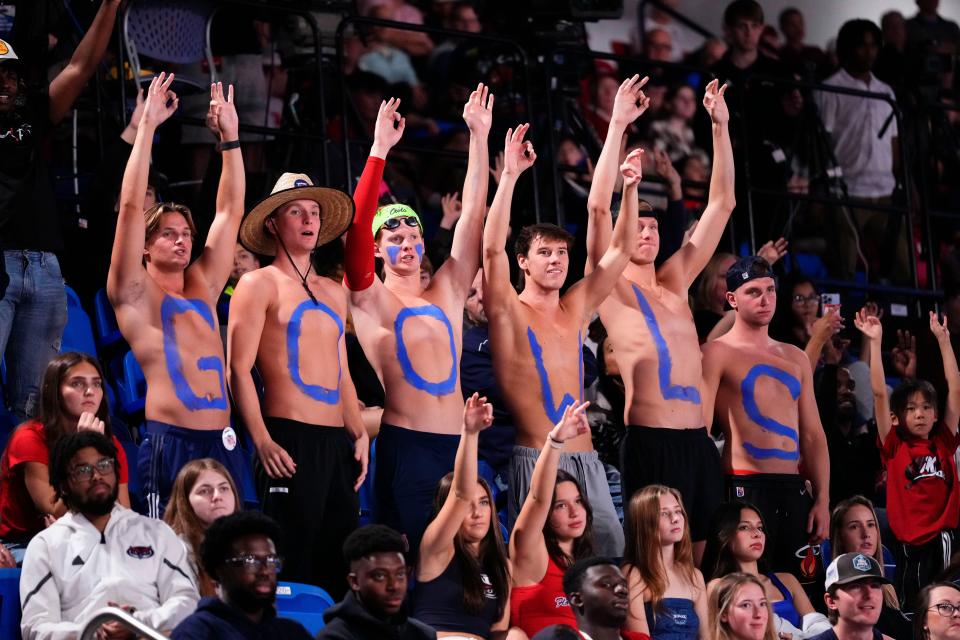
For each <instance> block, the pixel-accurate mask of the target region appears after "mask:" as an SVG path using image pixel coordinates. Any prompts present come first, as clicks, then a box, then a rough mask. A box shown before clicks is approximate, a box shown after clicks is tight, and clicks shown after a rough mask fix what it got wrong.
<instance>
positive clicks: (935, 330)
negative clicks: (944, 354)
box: [930, 311, 950, 343]
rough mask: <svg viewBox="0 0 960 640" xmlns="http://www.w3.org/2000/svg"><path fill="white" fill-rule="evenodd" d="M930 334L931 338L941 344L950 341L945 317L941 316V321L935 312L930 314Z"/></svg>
mask: <svg viewBox="0 0 960 640" xmlns="http://www.w3.org/2000/svg"><path fill="white" fill-rule="evenodd" d="M930 332H931V333H932V334H933V337H935V338H936V339H937V342H941V343H942V342H943V341H944V340H946V341H947V342H949V341H950V329H948V328H947V316H946V315H944V316H943V320H940V314H938V313H937V312H936V311H931V312H930Z"/></svg>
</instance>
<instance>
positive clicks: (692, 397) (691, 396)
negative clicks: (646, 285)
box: [633, 285, 700, 404]
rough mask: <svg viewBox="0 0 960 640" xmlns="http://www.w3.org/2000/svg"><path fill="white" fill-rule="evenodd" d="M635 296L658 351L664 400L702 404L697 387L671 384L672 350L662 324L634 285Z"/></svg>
mask: <svg viewBox="0 0 960 640" xmlns="http://www.w3.org/2000/svg"><path fill="white" fill-rule="evenodd" d="M633 294H634V295H635V296H636V297H637V304H638V305H640V313H642V314H643V319H644V320H646V322H647V329H649V330H650V337H651V338H652V339H653V345H654V347H656V349H657V377H658V378H659V380H660V394H661V395H662V396H663V399H664V400H683V401H684V402H692V403H693V404H700V391H699V390H698V389H697V388H696V387H684V386H682V385H679V384H672V383H671V382H670V374H671V372H672V370H673V360H672V359H671V358H670V348H669V347H667V341H666V340H665V339H664V338H663V334H662V333H660V324H659V323H658V322H657V316H656V315H654V313H653V308H651V307H650V303H649V302H647V299H646V298H644V297H643V293H642V292H641V291H640V287H638V286H637V285H633Z"/></svg>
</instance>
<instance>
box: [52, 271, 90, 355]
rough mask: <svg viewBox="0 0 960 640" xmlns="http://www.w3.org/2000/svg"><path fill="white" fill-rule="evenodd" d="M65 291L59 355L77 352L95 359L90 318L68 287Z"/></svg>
mask: <svg viewBox="0 0 960 640" xmlns="http://www.w3.org/2000/svg"><path fill="white" fill-rule="evenodd" d="M65 288H66V290H67V324H66V326H65V327H64V328H63V339H62V340H61V341H60V353H66V352H67V351H79V352H81V353H86V354H87V355H91V356H93V357H94V358H96V357H97V344H96V342H95V341H94V339H93V326H92V325H91V324H90V316H88V315H87V312H86V311H84V310H83V307H82V306H81V305H80V298H79V297H78V296H77V293H76V292H75V291H74V290H73V289H71V288H70V287H66V286H65Z"/></svg>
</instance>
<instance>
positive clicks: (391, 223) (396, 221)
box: [381, 216, 420, 231]
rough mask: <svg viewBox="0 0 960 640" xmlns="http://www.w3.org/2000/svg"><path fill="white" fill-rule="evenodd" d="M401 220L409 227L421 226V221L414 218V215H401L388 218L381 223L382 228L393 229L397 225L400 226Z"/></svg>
mask: <svg viewBox="0 0 960 640" xmlns="http://www.w3.org/2000/svg"><path fill="white" fill-rule="evenodd" d="M401 222H403V223H404V224H406V225H407V226H408V227H419V226H420V221H419V220H417V219H416V218H414V217H413V216H400V217H399V218H390V219H388V220H386V221H385V222H384V223H383V224H382V225H381V228H382V229H387V230H388V231H392V230H393V229H396V228H397V227H399V226H400V223H401Z"/></svg>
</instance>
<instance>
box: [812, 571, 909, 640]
mask: <svg viewBox="0 0 960 640" xmlns="http://www.w3.org/2000/svg"><path fill="white" fill-rule="evenodd" d="M889 583H890V581H889V580H887V579H886V578H884V577H883V570H882V569H881V568H880V565H879V564H878V563H877V561H876V560H874V559H873V558H872V557H870V556H866V555H863V554H862V553H845V554H843V555H840V556H837V557H836V558H834V559H833V562H831V563H830V566H829V567H827V578H826V581H825V586H826V588H827V592H826V593H825V594H824V596H823V600H824V602H826V603H827V611H828V616H829V618H830V623H831V624H832V625H833V628H832V629H830V630H829V631H824V632H823V633H821V634H820V635H818V636H815V637H814V638H813V640H858V639H860V638H876V640H881V639H882V640H892V639H891V638H890V637H889V636H886V635H883V634H880V633H878V632H877V631H876V624H877V619H878V618H879V617H880V605H881V603H882V602H883V588H882V587H883V585H885V584H889ZM921 637H923V636H921Z"/></svg>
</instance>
